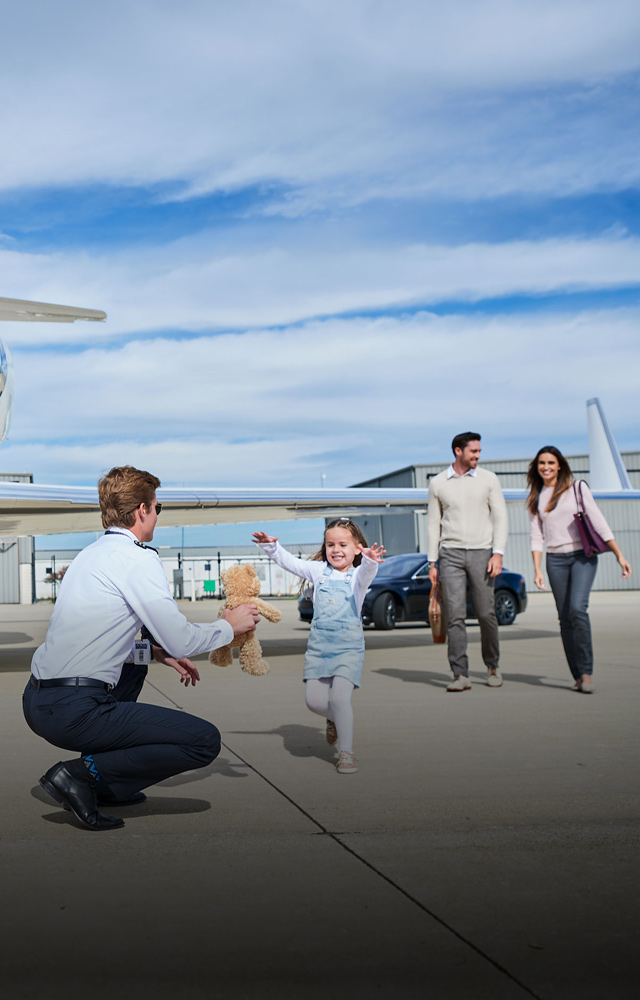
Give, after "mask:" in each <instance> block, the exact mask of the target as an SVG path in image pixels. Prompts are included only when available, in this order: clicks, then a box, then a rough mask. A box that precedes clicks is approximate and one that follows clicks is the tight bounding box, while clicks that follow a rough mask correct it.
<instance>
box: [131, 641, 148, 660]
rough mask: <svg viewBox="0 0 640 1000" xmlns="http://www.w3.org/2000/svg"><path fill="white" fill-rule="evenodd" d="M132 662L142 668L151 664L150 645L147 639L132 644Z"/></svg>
mask: <svg viewBox="0 0 640 1000" xmlns="http://www.w3.org/2000/svg"><path fill="white" fill-rule="evenodd" d="M133 662H134V663H138V664H140V665H142V666H148V665H149V664H150V663H151V643H150V642H149V641H148V639H136V641H135V642H134V644H133Z"/></svg>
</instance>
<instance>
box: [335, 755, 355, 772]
mask: <svg viewBox="0 0 640 1000" xmlns="http://www.w3.org/2000/svg"><path fill="white" fill-rule="evenodd" d="M357 770H358V761H357V760H356V758H355V757H354V755H353V754H352V753H351V751H349V750H341V751H340V753H339V754H338V763H337V764H336V771H337V772H338V774H355V773H356V771H357Z"/></svg>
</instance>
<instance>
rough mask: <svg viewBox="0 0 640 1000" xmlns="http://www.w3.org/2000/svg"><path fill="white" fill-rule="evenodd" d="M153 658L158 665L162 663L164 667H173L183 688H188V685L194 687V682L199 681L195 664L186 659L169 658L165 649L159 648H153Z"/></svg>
mask: <svg viewBox="0 0 640 1000" xmlns="http://www.w3.org/2000/svg"><path fill="white" fill-rule="evenodd" d="M153 658H154V660H157V662H158V663H164V664H165V666H167V667H173V669H174V670H177V671H178V673H179V674H180V683H181V684H184V686H185V687H189V685H190V684H193V685H195V683H196V681H199V680H200V674H199V673H198V668H197V667H196V665H195V663H192V662H191V660H188V659H187V658H186V657H184V658H182V659H179V660H178V659H176V657H175V656H169V654H168V653H167V651H166V649H162V647H161V646H154V647H153Z"/></svg>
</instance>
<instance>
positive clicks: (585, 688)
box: [580, 674, 593, 694]
mask: <svg viewBox="0 0 640 1000" xmlns="http://www.w3.org/2000/svg"><path fill="white" fill-rule="evenodd" d="M580 690H581V691H582V693H583V694H593V678H592V677H591V674H583V675H582V678H581V682H580Z"/></svg>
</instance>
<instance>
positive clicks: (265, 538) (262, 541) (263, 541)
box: [251, 531, 278, 545]
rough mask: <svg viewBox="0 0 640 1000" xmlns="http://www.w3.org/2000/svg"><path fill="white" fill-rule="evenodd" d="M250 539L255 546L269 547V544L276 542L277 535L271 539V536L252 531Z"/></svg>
mask: <svg viewBox="0 0 640 1000" xmlns="http://www.w3.org/2000/svg"><path fill="white" fill-rule="evenodd" d="M251 538H252V540H253V541H254V542H255V543H256V545H269V543H270V542H277V541H278V535H276V537H275V538H272V537H271V535H267V533H266V532H265V531H254V533H253V535H252V536H251Z"/></svg>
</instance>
